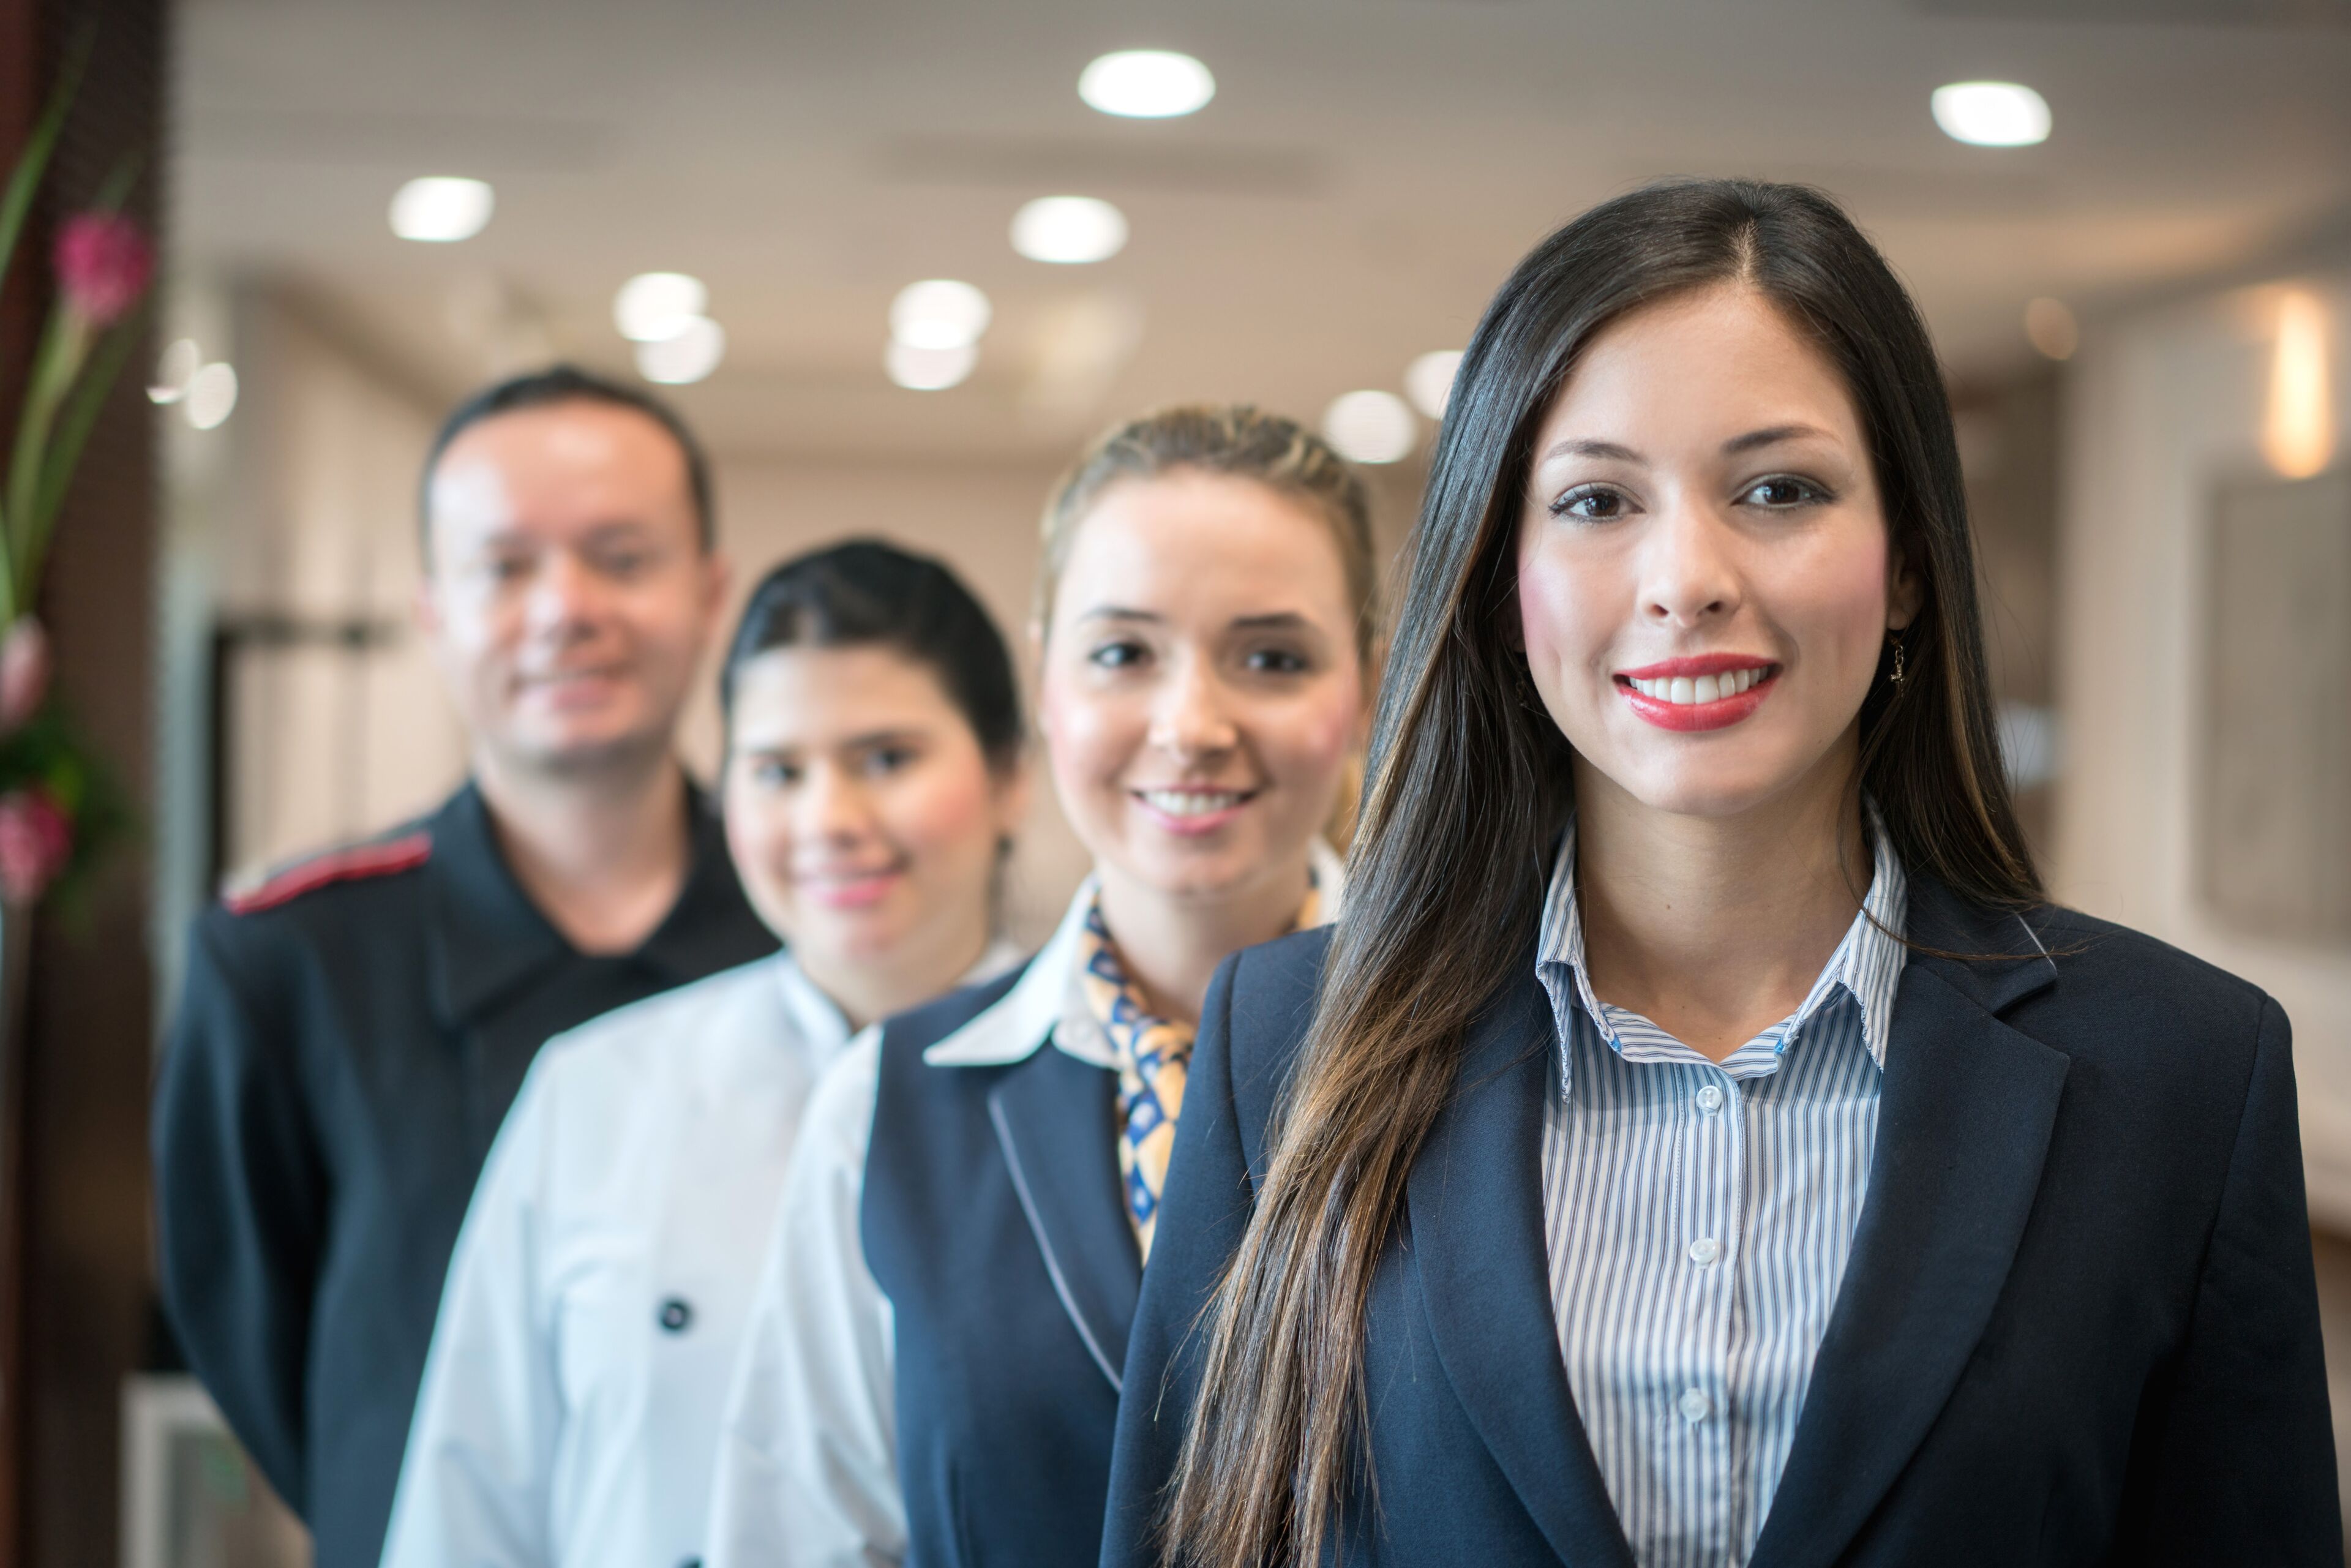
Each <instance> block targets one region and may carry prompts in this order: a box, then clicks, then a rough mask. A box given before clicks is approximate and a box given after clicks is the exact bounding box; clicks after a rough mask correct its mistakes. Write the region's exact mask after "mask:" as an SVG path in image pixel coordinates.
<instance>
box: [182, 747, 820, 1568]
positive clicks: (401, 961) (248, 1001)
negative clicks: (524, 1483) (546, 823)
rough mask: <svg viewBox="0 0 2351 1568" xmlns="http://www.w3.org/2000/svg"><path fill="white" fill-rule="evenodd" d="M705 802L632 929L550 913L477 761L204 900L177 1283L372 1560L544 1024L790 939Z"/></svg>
mask: <svg viewBox="0 0 2351 1568" xmlns="http://www.w3.org/2000/svg"><path fill="white" fill-rule="evenodd" d="M689 810H691V811H692V812H693V862H692V866H691V869H690V871H689V873H688V875H687V880H686V883H685V887H684V892H683V894H681V895H680V897H679V899H678V902H677V904H676V905H675V906H674V908H672V909H671V911H670V913H669V915H668V916H667V917H666V918H665V919H664V921H663V923H662V925H661V926H660V927H659V928H658V929H657V930H655V931H654V933H653V936H650V937H649V938H647V939H646V941H645V943H644V945H643V946H641V947H640V948H638V949H637V951H635V952H634V953H632V954H628V955H625V956H610V957H596V956H585V955H582V954H580V952H578V951H576V950H575V949H574V948H572V946H570V944H569V943H568V942H567V941H565V940H564V938H563V936H561V935H560V934H559V933H558V932H557V931H556V929H555V928H554V927H553V926H552V925H549V923H548V921H547V919H546V917H545V916H543V915H540V914H539V912H538V909H537V908H536V907H535V906H534V905H533V904H531V903H530V901H529V899H528V897H527V896H525V894H524V893H523V891H522V889H521V887H520V886H519V885H517V883H516V882H515V880H514V877H513V875H512V873H510V872H509V871H508V870H507V866H506V862H505V861H504V860H503V858H502V857H501V856H500V854H499V852H498V849H497V846H496V841H495V840H494V838H493V836H492V830H491V824H490V821H489V816H488V811H487V809H486V806H485V804H484V802H483V800H482V798H481V795H480V794H479V793H478V792H477V791H476V790H475V789H474V787H473V786H472V785H470V784H469V785H467V786H466V787H465V788H464V789H460V790H458V792H457V793H456V794H455V796H453V797H451V799H450V800H448V801H447V802H446V803H445V804H444V805H443V806H442V807H441V808H440V810H437V811H435V812H434V814H433V815H432V816H431V817H429V818H426V819H425V820H423V821H421V822H418V823H415V824H413V825H411V826H409V827H407V828H403V829H400V830H397V831H394V832H392V833H390V834H388V835H386V836H384V837H382V838H381V839H377V840H374V841H370V842H368V843H365V844H361V845H359V846H356V847H354V848H351V849H346V850H341V851H338V852H333V853H329V854H326V855H322V856H319V857H317V858H315V859H312V860H309V861H307V862H302V863H301V864H298V865H297V866H295V867H294V868H292V869H291V870H289V871H287V872H284V873H279V874H278V875H277V876H275V877H273V878H271V879H270V880H269V881H268V882H266V883H263V884H262V885H261V886H260V887H258V888H256V889H255V890H253V891H252V892H250V893H246V894H242V895H238V896H232V897H231V898H230V899H229V900H228V901H226V902H225V903H224V904H221V905H219V906H216V907H214V908H212V909H209V910H207V911H206V912H205V913H204V915H201V916H199V917H198V919H197V920H196V922H195V925H194V929H193V932H192V933H191V935H190V938H189V958H188V971H187V985H186V990H185V992H184V994H183V997H182V998H181V1004H180V1011H179V1016H178V1018H177V1019H176V1020H175V1021H174V1023H173V1026H172V1031H171V1037H170V1040H169V1043H168V1046H167V1048H166V1052H165V1055H164V1059H163V1063H162V1080H161V1082H160V1083H159V1085H158V1087H157V1090H156V1096H155V1123H154V1143H155V1175H156V1207H157V1210H158V1215H159V1219H160V1223H161V1230H162V1273H163V1294H164V1302H165V1305H166V1306H167V1307H168V1309H169V1310H170V1313H171V1318H172V1326H173V1328H174V1329H175V1330H176V1332H177V1333H178V1334H179V1337H180V1340H181V1342H182V1345H183V1348H184V1349H185V1351H186V1352H187V1355H188V1359H189V1362H190V1364H192V1365H193V1367H194V1369H195V1371H196V1374H197V1375H198V1376H199V1377H201V1378H202V1379H203V1380H204V1385H205V1386H206V1387H207V1388H208V1389H209V1390H211V1392H212V1395H213V1397H214V1400H215V1401H216V1402H217V1403H218V1404H219V1406H220V1407H221V1410H222V1413H223V1414H224V1415H225V1416H226V1417H227V1419H228V1422H229V1425H230V1426H231V1427H234V1428H235V1431H236V1435H237V1437H239V1438H240V1439H241V1440H242V1441H243V1442H244V1443H245V1446H246V1448H247V1449H248V1450H249V1451H250V1452H251V1453H252V1455H253V1457H254V1459H255V1461H256V1463H257V1464H258V1465H259V1466H260V1467H261V1469H262V1471H263V1473H264V1474H266V1476H268V1478H269V1480H270V1484H271V1485H273V1486H275V1487H276V1488H277V1490H278V1491H279V1493H280V1494H281V1495H282V1496H283V1497H284V1498H285V1499H286V1500H287V1503H288V1504H290V1505H291V1506H292V1507H293V1508H294V1510H295V1511H297V1512H298V1513H300V1514H301V1515H302V1517H303V1518H304V1519H305V1520H307V1521H308V1523H309V1525H310V1529H311V1532H312V1535H313V1538H314V1540H315V1542H316V1545H317V1561H318V1563H319V1564H320V1568H374V1564H375V1563H376V1560H377V1556H378V1554H379V1552H381V1547H382V1539H383V1531H384V1525H385V1521H386V1519H387V1518H388V1517H389V1515H390V1513H391V1509H392V1487H393V1484H394V1482H395V1481H396V1480H397V1479H398V1478H399V1474H400V1458H401V1449H402V1445H403V1444H404V1443H405V1442H406V1440H407V1437H408V1426H409V1417H410V1415H411V1412H412V1409H413V1406H414V1403H415V1398H416V1388H417V1383H418V1380H419V1378H420V1377H421V1376H422V1375H423V1365H424V1353H425V1348H426V1346H427V1345H428V1344H429V1343H430V1342H431V1340H432V1335H433V1320H434V1312H435V1310H436V1309H437V1308H438V1306H439V1303H440V1299H441V1282H442V1276H443V1274H444V1271H445V1270H446V1269H447V1267H448V1262H449V1255H450V1252H451V1249H453V1248H454V1247H455V1243H456V1238H457V1228H458V1225H459V1223H460V1222H461V1221H462V1220H463V1219H464V1218H465V1206H466V1203H467V1201H468V1200H469V1199H470V1197H472V1195H473V1190H474V1180H475V1176H476V1175H477V1174H479V1172H480V1169H481V1166H482V1160H483V1157H484V1156H485V1155H486V1154H487V1153H488V1150H489V1145H490V1140H491V1138H492V1137H493V1136H494V1135H495V1134H496V1132H497V1129H498V1124H499V1122H500V1120H501V1119H502V1118H503V1117H504V1116H505V1115H506V1112H507V1103H509V1102H510V1101H512V1100H513V1098H514V1095H515V1092H516V1090H517V1088H518V1087H519V1086H520V1085H521V1082H522V1078H523V1072H524V1070H525V1069H526V1068H528V1066H529V1065H530V1061H531V1058H532V1056H533V1055H534V1054H535V1053H536V1052H537V1051H538V1047H539V1044H540V1042H541V1041H543V1040H546V1039H547V1038H548V1037H549V1035H552V1034H556V1033H559V1032H560V1031H561V1030H567V1029H569V1028H571V1027H572V1026H573V1025H575V1024H579V1023H583V1022H585V1021H586V1020H587V1019H591V1018H593V1017H595V1016H597V1015H598V1014H600V1013H603V1012H607V1011H610V1010H611V1009H613V1008H617V1007H621V1006H623V1005H624V1004H626V1003H629V1002H632V1001H636V1000H638V999H640V998H644V997H647V996H650V995H652V994H653V993H654V992H656V991H661V990H666V989H668V988H670V987H672V986H675V985H680V984H682V983H684V982H685V981H688V980H693V979H698V978H700V977H703V976H705V975H709V974H714V973H716V971H718V970H720V969H725V968H727V967H732V966H734V965H736V964H740V963H744V962H747V960H749V959H752V958H755V957H758V956H760V955H761V954H763V953H768V952H772V951H773V950H774V949H775V946H776V942H775V939H774V937H772V936H769V935H768V932H767V930H766V928H765V927H763V926H762V925H760V924H759V923H758V918H757V917H756V916H755V915H753V914H752V913H751V909H750V906H749V905H748V904H747V903H746V902H745V900H744V897H743V892H742V888H741V886H740V885H739V884H738V883H737V881H736V879H735V873H734V869H733V867H732V866H731V865H730V864H729V862H728V861H727V858H726V842H725V838H724V835H723V833H722V831H721V830H720V827H719V824H718V821H717V819H716V816H715V815H714V814H713V813H712V812H711V810H709V808H708V806H707V804H706V803H705V800H703V798H702V797H701V795H700V794H699V793H698V792H696V793H695V794H694V796H693V799H692V800H691V803H690V806H689Z"/></svg>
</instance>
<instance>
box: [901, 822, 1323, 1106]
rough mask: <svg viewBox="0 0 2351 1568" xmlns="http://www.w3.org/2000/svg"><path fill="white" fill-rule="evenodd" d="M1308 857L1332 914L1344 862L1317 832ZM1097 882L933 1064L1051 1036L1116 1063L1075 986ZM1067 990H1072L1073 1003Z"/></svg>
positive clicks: (1002, 1051)
mask: <svg viewBox="0 0 2351 1568" xmlns="http://www.w3.org/2000/svg"><path fill="white" fill-rule="evenodd" d="M1306 863H1307V870H1308V873H1309V874H1311V876H1312V877H1313V879H1314V886H1315V888H1316V889H1317V890H1318V891H1319V892H1320V893H1321V894H1322V919H1323V921H1325V922H1326V923H1327V922H1329V921H1331V920H1333V919H1336V918H1337V917H1338V914H1339V904H1340V900H1341V899H1342V898H1343V896H1344V894H1345V889H1346V880H1347V868H1346V866H1345V864H1344V863H1343V862H1341V860H1340V859H1339V856H1338V854H1337V852H1334V851H1333V850H1332V848H1331V846H1330V845H1329V844H1326V843H1324V842H1323V841H1322V840H1321V839H1320V838H1317V839H1315V840H1313V841H1311V843H1309V844H1308V845H1307V849H1306ZM1101 887H1102V883H1101V882H1100V881H1099V880H1098V879H1097V878H1095V877H1093V876H1092V875H1089V876H1088V877H1087V878H1086V880H1085V881H1084V882H1082V883H1080V884H1079V885H1078V891H1077V893H1076V894H1074V895H1072V896H1071V899H1070V906H1069V908H1068V909H1067V910H1065V911H1064V912H1063V913H1062V915H1061V925H1058V926H1056V927H1055V928H1054V930H1053V935H1052V936H1051V937H1050V939H1048V940H1047V942H1046V943H1045V945H1044V946H1042V947H1040V948H1039V949H1038V950H1037V956H1036V957H1034V958H1032V959H1030V960H1029V967H1028V970H1027V971H1026V972H1025V973H1024V974H1022V975H1021V977H1020V978H1019V980H1017V981H1015V982H1014V983H1013V986H1012V988H1011V989H1010V990H1008V991H1007V992H1005V993H1004V995H1003V996H1002V997H1000V998H998V999H997V1002H996V1004H995V1005H994V1006H993V1007H991V1008H989V1009H987V1011H985V1012H983V1013H981V1014H980V1015H979V1016H978V1017H977V1018H975V1019H972V1020H971V1021H970V1022H968V1023H967V1024H965V1025H964V1026H963V1027H962V1028H961V1029H959V1030H956V1031H955V1032H954V1033H953V1034H951V1035H948V1036H947V1037H946V1039H945V1040H940V1041H939V1042H938V1043H937V1044H936V1045H934V1046H932V1047H931V1048H930V1049H929V1050H927V1051H924V1052H923V1060H924V1061H926V1062H928V1063H929V1064H930V1065H931V1066H933V1067H1002V1066H1005V1065H1007V1064H1008V1063H1011V1062H1015V1061H1027V1060H1028V1059H1029V1057H1030V1056H1032V1055H1034V1054H1035V1053H1036V1052H1037V1051H1038V1049H1039V1048H1040V1047H1041V1046H1043V1045H1044V1044H1045V1043H1046V1042H1047V1041H1048V1040H1050V1041H1051V1042H1052V1043H1053V1044H1054V1045H1055V1046H1057V1047H1059V1048H1060V1049H1061V1050H1062V1051H1067V1052H1068V1053H1069V1054H1070V1055H1071V1056H1074V1057H1076V1058H1077V1059H1078V1060H1079V1061H1083V1062H1088V1063H1090V1064H1092V1065H1093V1066H1095V1067H1108V1068H1116V1067H1117V1065H1118V1059H1117V1058H1116V1057H1115V1056H1114V1055H1113V1054H1112V1052H1111V1049H1110V1041H1108V1040H1104V1039H1103V1038H1102V1030H1101V1029H1100V1027H1098V1026H1097V1025H1095V1023H1094V1022H1093V1015H1092V1013H1091V1012H1090V1011H1089V1010H1088V1009H1086V1007H1085V1005H1084V998H1083V996H1082V995H1081V993H1080V991H1079V988H1078V987H1077V986H1076V984H1075V983H1074V982H1075V979H1076V975H1077V967H1078V933H1079V931H1080V930H1081V928H1082V927H1083V926H1084V925H1085V922H1086V911H1087V910H1089V909H1091V908H1092V907H1093V902H1094V895H1095V894H1097V893H1098V892H1099V891H1100V890H1101ZM1072 998H1075V1000H1074V1003H1073V1000H1072Z"/></svg>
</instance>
